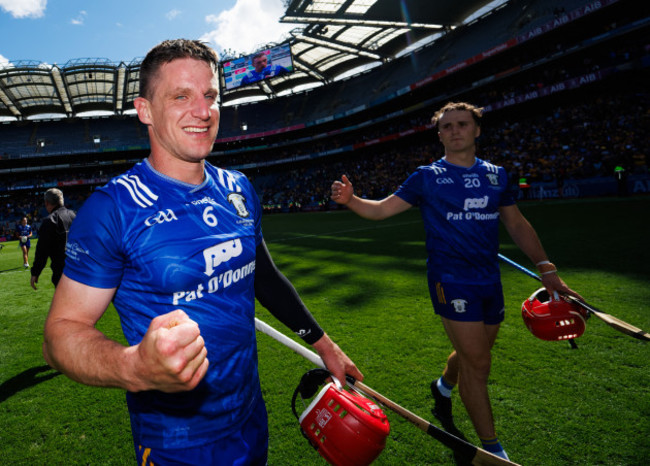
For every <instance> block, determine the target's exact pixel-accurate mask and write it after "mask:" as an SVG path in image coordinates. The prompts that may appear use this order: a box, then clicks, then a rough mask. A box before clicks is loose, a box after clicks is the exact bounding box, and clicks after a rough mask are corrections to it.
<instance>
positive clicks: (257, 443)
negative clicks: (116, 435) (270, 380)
mask: <svg viewBox="0 0 650 466" xmlns="http://www.w3.org/2000/svg"><path fill="white" fill-rule="evenodd" d="M268 449H269V428H268V418H267V414H266V406H265V405H264V400H263V399H262V398H261V397H260V401H259V403H258V404H257V406H256V408H255V409H254V411H253V413H252V414H251V416H250V417H249V419H248V420H247V421H246V422H245V423H244V424H243V425H242V426H241V428H240V429H239V430H237V431H235V432H232V433H231V434H230V435H228V436H226V437H223V438H220V439H219V440H217V441H216V442H213V443H209V444H207V445H201V446H198V447H188V448H180V449H156V448H147V447H145V446H142V445H136V446H135V455H136V460H137V464H138V465H142V466H149V465H156V466H163V465H197V464H209V465H216V466H219V465H222V466H231V465H242V466H243V465H246V466H264V465H266V463H267V456H268Z"/></svg>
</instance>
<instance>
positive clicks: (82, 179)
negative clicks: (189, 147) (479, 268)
mask: <svg viewBox="0 0 650 466" xmlns="http://www.w3.org/2000/svg"><path fill="white" fill-rule="evenodd" d="M649 10H650V6H649V5H648V3H647V2H634V1H632V0H606V1H599V2H589V1H585V0H572V1H568V2H567V1H564V2H560V1H556V0H537V1H509V2H506V3H505V4H503V5H502V6H501V7H499V8H498V9H496V10H493V11H491V12H489V13H488V14H486V15H485V16H484V17H481V18H477V19H475V20H474V21H472V22H470V23H468V24H466V25H461V26H459V27H457V28H455V29H453V30H449V31H448V32H447V33H445V34H442V35H441V36H440V37H439V38H438V39H437V40H435V41H434V42H432V43H430V44H428V45H426V46H424V47H422V48H420V49H418V50H415V51H414V52H412V53H410V54H407V55H405V56H402V57H399V58H395V59H394V60H391V61H389V62H387V63H385V64H383V65H381V66H377V67H375V68H373V69H370V70H368V71H365V72H364V73H362V74H361V75H358V76H354V77H350V78H346V79H344V80H341V81H334V82H331V83H328V84H327V85H326V86H323V87H319V88H314V89H311V90H309V91H305V92H299V93H295V94H290V95H286V96H283V97H276V98H273V99H268V100H264V101H260V102H254V103H248V104H240V105H231V106H224V107H222V111H221V112H222V113H221V128H220V133H219V137H218V140H217V141H216V143H215V146H214V151H213V153H212V155H211V156H210V161H211V162H212V163H214V164H216V165H218V166H223V167H228V168H234V169H238V170H241V171H243V172H244V173H246V175H247V176H249V178H251V179H252V180H253V182H254V184H255V186H256V188H257V189H258V192H259V194H260V197H261V199H262V201H263V203H264V205H265V208H266V209H267V211H269V212H276V211H284V212H287V211H294V210H314V209H329V208H337V207H336V206H334V205H331V204H330V203H329V202H328V200H327V194H328V187H329V184H330V183H331V181H332V180H333V179H334V178H336V177H338V176H339V175H340V174H341V173H348V174H349V175H350V176H351V177H352V179H353V180H356V181H355V187H356V188H357V190H358V192H359V193H361V194H363V195H364V196H366V197H371V198H378V197H382V196H385V195H387V194H389V193H390V192H392V191H394V190H395V189H396V188H397V185H398V183H399V182H401V181H402V180H403V179H404V178H405V177H406V176H407V175H408V174H409V173H410V172H412V171H413V169H414V168H415V167H417V166H418V165H421V164H426V163H429V162H430V161H431V160H432V159H434V158H437V157H439V156H440V155H441V154H440V148H439V144H437V138H436V135H435V130H434V128H432V127H431V125H430V124H429V119H430V116H431V112H432V109H434V108H435V107H436V106H439V105H441V104H442V103H444V102H445V101H448V100H468V101H471V102H473V103H477V104H479V105H482V106H485V108H486V118H485V120H486V123H485V124H486V125H488V126H489V129H487V130H486V131H485V133H486V134H485V135H484V136H482V137H481V140H480V141H479V146H480V148H481V151H482V152H483V156H484V158H487V159H489V160H492V161H493V162H495V163H499V164H502V165H504V166H505V167H507V168H508V170H509V172H510V173H511V174H512V177H513V179H515V178H518V177H519V176H525V177H527V178H528V180H529V181H531V182H532V183H533V185H534V187H535V189H533V190H532V191H531V195H532V196H533V197H535V196H536V197H544V196H547V197H562V196H564V197H570V196H590V195H614V194H616V193H617V190H616V185H615V181H614V178H613V170H614V167H615V166H624V167H626V171H627V173H628V174H629V176H628V183H629V186H630V190H629V192H630V193H632V194H634V193H637V192H638V193H644V192H648V191H650V181H649V180H648V164H647V158H646V144H644V139H645V135H647V134H648V129H649V125H650V123H649V121H650V111H649V109H650V106H649V105H648V103H649V98H648V93H647V82H648V78H649V77H648V74H649V73H648V64H650V42H649V41H648V37H649V35H648V27H649V24H650V11H649ZM244 124H245V125H246V129H245V130H244V129H243V125H244ZM147 151H148V142H147V138H146V129H145V128H144V127H143V126H142V125H141V124H140V123H139V121H138V120H137V118H135V117H134V116H132V115H125V114H123V115H117V116H111V117H93V118H78V117H69V118H65V119H60V120H58V121H45V120H22V121H14V122H5V123H4V124H2V125H0V175H2V179H1V181H0V200H1V201H2V207H1V209H0V225H2V228H3V231H4V236H7V235H10V234H11V232H10V230H11V229H12V225H13V223H15V219H16V218H17V216H18V215H21V214H22V213H25V212H26V213H29V215H30V216H31V217H32V218H33V219H34V220H36V221H37V220H38V218H39V216H40V215H42V213H39V208H38V207H39V206H40V203H41V197H40V194H41V193H42V192H43V191H44V190H45V189H47V188H48V187H50V186H63V187H64V188H65V189H66V194H67V196H66V198H67V199H70V202H71V205H72V206H73V207H74V203H76V204H77V205H79V204H80V203H81V202H83V199H84V198H85V196H87V195H88V194H89V193H90V192H91V191H92V189H93V187H95V186H97V185H101V184H104V183H105V182H106V181H107V180H108V179H109V178H110V177H111V176H113V175H115V174H117V173H120V172H122V171H124V169H126V168H127V167H128V166H130V165H132V164H133V163H135V162H137V161H138V160H141V159H142V158H143V157H145V156H146V154H147ZM68 193H69V194H68ZM2 235H3V232H0V237H1V236H2Z"/></svg>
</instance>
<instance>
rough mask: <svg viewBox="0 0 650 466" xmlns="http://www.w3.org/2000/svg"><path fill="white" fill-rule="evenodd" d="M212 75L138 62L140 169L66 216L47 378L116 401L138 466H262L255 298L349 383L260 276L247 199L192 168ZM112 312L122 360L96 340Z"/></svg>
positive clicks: (161, 57) (177, 53) (204, 130)
mask: <svg viewBox="0 0 650 466" xmlns="http://www.w3.org/2000/svg"><path fill="white" fill-rule="evenodd" d="M217 67H218V62H217V57H216V54H215V52H214V51H213V50H212V49H211V48H209V47H208V46H206V45H205V44H203V43H201V42H199V41H192V40H184V39H178V40H168V41H164V42H162V43H160V44H158V45H157V46H155V47H154V48H153V49H152V50H150V51H149V53H148V54H147V56H146V57H145V59H144V60H143V62H142V64H141V66H140V90H139V96H138V97H137V98H136V99H135V102H134V104H135V108H136V111H137V113H138V117H139V119H140V121H142V123H143V124H145V125H146V126H147V128H148V134H149V139H150V143H151V153H150V155H149V156H148V157H147V158H146V159H145V160H143V161H142V162H140V163H138V164H136V165H135V166H134V167H133V168H132V169H131V170H129V171H128V172H126V173H124V174H122V175H120V176H117V177H115V178H113V179H112V180H111V181H110V182H109V183H108V184H107V185H106V186H104V187H103V188H100V189H98V190H96V191H95V192H94V193H93V194H92V195H91V196H90V198H89V199H88V200H87V201H86V202H85V203H84V205H83V207H82V208H81V209H80V211H79V215H78V217H77V219H76V220H75V223H74V225H73V228H72V230H71V232H70V237H69V240H68V245H67V260H66V267H65V271H64V274H63V277H62V279H61V282H60V283H59V286H58V287H57V289H56V291H55V293H54V298H53V301H52V305H51V308H50V313H49V315H48V317H47V320H46V323H45V330H44V343H43V354H44V357H45V359H46V361H47V362H48V363H49V364H50V365H51V366H52V367H55V368H56V369H58V370H60V371H61V372H63V373H64V374H66V375H67V376H69V377H70V378H72V379H73V380H76V381H78V382H81V383H85V384H88V385H96V386H103V387H119V388H122V389H125V390H126V391H127V395H126V396H127V405H128V408H129V414H130V417H131V428H132V433H133V441H134V448H135V454H136V459H137V463H138V464H181V463H182V464H224V465H230V464H252V465H264V464H266V461H267V450H268V425H267V424H268V423H267V412H266V407H265V404H264V400H263V399H262V391H261V387H260V379H259V374H258V360H257V344H256V336H255V322H254V318H255V298H257V299H258V300H259V302H260V303H261V304H262V305H263V306H265V307H266V308H267V309H269V310H270V311H271V313H272V314H273V315H274V316H275V317H277V318H278V319H279V320H280V321H281V322H283V323H284V324H285V325H287V326H288V327H289V328H290V329H291V330H292V331H294V332H295V333H296V334H297V335H299V336H300V337H301V338H302V339H303V340H304V341H305V342H306V343H308V344H311V345H313V347H314V349H315V350H316V351H317V352H318V354H319V355H320V357H321V358H322V359H323V361H324V362H325V365H326V366H327V368H328V369H329V370H330V371H331V372H332V374H333V375H334V376H336V377H337V378H338V379H339V380H345V376H346V374H349V375H351V376H353V377H355V378H358V379H359V380H362V379H363V375H362V374H361V372H360V371H359V370H358V369H357V367H356V366H355V365H354V363H353V362H352V361H351V360H350V358H349V357H348V356H347V355H346V354H345V353H343V351H342V350H341V349H340V348H339V347H338V345H336V344H335V343H334V342H333V341H332V340H331V339H330V337H329V336H328V335H327V334H326V333H325V332H324V331H323V330H322V329H321V327H320V326H319V325H318V323H317V322H316V320H315V319H314V317H313V316H312V315H311V313H310V312H309V311H308V309H307V308H306V306H305V305H304V304H303V302H302V300H301V299H300V297H299V296H298V294H297V292H296V290H295V288H294V287H293V285H292V284H291V283H290V282H289V281H288V280H287V278H286V277H285V276H284V275H282V274H281V273H280V271H279V270H278V269H277V267H276V266H275V264H274V263H273V260H272V259H271V255H270V254H269V251H268V249H267V247H266V244H265V242H264V239H263V236H262V229H261V211H262V209H261V206H260V203H259V200H258V198H257V196H256V194H255V190H254V189H253V186H252V185H251V183H250V182H249V181H248V179H247V178H246V177H245V176H244V175H243V174H242V173H239V172H237V171H230V170H223V169H221V168H217V167H214V166H213V165H211V164H210V163H208V162H207V161H206V158H207V156H208V155H209V154H210V151H211V150H212V146H213V143H214V140H215V139H216V136H217V131H218V128H219V117H220V114H219V107H218V105H217V97H218V92H219V91H218V90H219V81H218V75H217ZM111 302H112V303H113V304H114V306H115V309H116V310H117V312H118V314H119V316H120V320H121V323H122V328H123V331H124V334H125V337H126V339H127V341H128V344H129V346H124V345H122V344H119V343H117V342H115V341H113V340H109V339H108V338H106V336H105V335H103V334H102V333H101V332H100V331H99V330H97V329H96V328H95V324H96V323H97V321H98V320H99V319H100V317H101V316H102V315H103V313H104V312H105V311H106V309H107V307H108V305H109V304H110V303H111Z"/></svg>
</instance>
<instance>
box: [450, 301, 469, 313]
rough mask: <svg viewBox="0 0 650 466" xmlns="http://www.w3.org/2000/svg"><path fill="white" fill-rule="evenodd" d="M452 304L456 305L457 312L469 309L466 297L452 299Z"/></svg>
mask: <svg viewBox="0 0 650 466" xmlns="http://www.w3.org/2000/svg"><path fill="white" fill-rule="evenodd" d="M451 304H452V305H453V306H454V311H456V313H457V314H462V313H463V312H466V311H467V309H465V305H466V304H467V301H465V300H464V299H452V300H451Z"/></svg>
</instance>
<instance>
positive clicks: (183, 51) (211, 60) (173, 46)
mask: <svg viewBox="0 0 650 466" xmlns="http://www.w3.org/2000/svg"><path fill="white" fill-rule="evenodd" d="M180 58H194V59H196V60H201V61H204V62H206V63H207V64H208V65H210V67H211V68H212V70H213V71H215V72H216V71H217V68H218V66H219V59H218V58H217V54H216V53H215V51H214V50H212V49H211V48H210V47H208V46H207V45H206V44H205V43H203V42H201V41H198V40H189V39H173V40H165V41H163V42H161V43H160V44H158V45H156V46H155V47H154V48H152V49H151V50H149V53H147V56H146V57H145V58H144V60H142V63H141V64H140V90H139V94H138V95H139V96H140V97H144V98H145V99H150V98H151V92H152V89H151V83H152V81H153V80H154V79H155V77H156V74H158V70H159V69H160V67H161V66H162V65H164V64H165V63H169V62H171V61H174V60H177V59H180Z"/></svg>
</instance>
